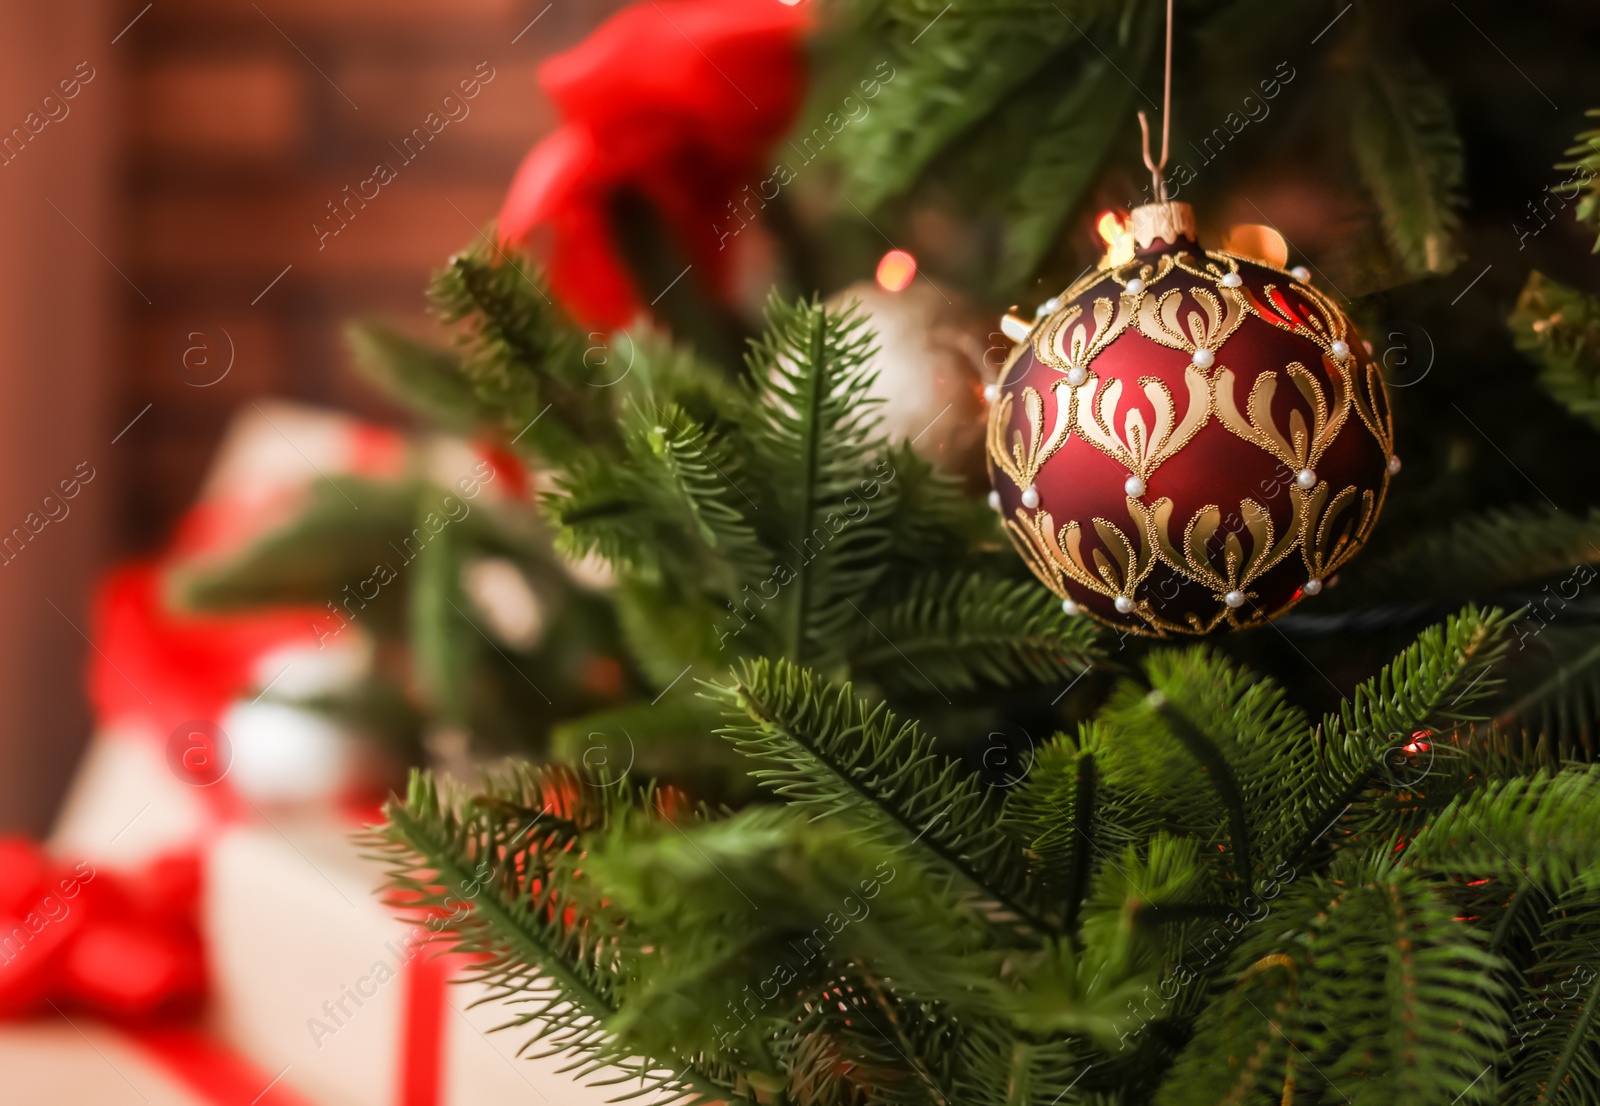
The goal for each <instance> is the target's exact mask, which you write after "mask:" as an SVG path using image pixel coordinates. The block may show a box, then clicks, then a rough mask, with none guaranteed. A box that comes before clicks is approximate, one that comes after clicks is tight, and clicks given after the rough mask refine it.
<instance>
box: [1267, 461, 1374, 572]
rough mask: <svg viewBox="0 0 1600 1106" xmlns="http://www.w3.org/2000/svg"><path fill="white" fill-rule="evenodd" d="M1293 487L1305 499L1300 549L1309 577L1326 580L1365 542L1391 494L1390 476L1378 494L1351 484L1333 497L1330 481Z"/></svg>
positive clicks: (1300, 497) (1301, 517)
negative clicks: (1310, 486) (1307, 488)
mask: <svg viewBox="0 0 1600 1106" xmlns="http://www.w3.org/2000/svg"><path fill="white" fill-rule="evenodd" d="M1290 490H1291V492H1292V493H1293V494H1294V495H1295V498H1296V499H1297V500H1304V503H1303V504H1302V505H1301V506H1300V520H1301V521H1300V553H1301V556H1302V558H1303V559H1304V560H1305V566H1306V571H1307V572H1308V573H1309V574H1310V575H1309V577H1308V578H1309V579H1312V580H1325V579H1327V578H1328V577H1329V576H1332V575H1333V574H1334V573H1335V572H1337V571H1338V570H1339V568H1340V567H1341V566H1342V565H1343V564H1344V563H1345V562H1346V561H1348V560H1349V559H1350V558H1351V557H1354V556H1355V555H1356V554H1357V553H1358V552H1360V550H1361V547H1362V546H1363V545H1365V544H1366V542H1367V538H1368V537H1369V536H1370V535H1371V533H1372V528H1373V526H1375V525H1377V522H1378V514H1379V512H1380V511H1381V510H1382V509H1383V501H1384V498H1385V497H1386V496H1387V495H1388V491H1389V478H1388V476H1387V474H1386V475H1385V476H1384V479H1383V484H1382V486H1381V487H1380V488H1379V490H1378V492H1377V493H1376V494H1374V493H1373V492H1372V491H1371V490H1370V489H1369V490H1367V491H1360V490H1358V489H1356V488H1355V487H1348V488H1345V489H1344V490H1343V491H1341V492H1340V493H1339V494H1338V495H1335V496H1333V497H1332V498H1331V499H1330V498H1329V496H1328V493H1329V490H1330V489H1329V488H1328V485H1327V484H1319V485H1317V487H1316V489H1315V490H1314V491H1310V492H1303V491H1301V490H1300V489H1298V488H1292V489H1290Z"/></svg>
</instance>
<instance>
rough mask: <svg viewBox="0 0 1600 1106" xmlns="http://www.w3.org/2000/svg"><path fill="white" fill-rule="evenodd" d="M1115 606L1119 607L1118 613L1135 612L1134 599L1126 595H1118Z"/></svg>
mask: <svg viewBox="0 0 1600 1106" xmlns="http://www.w3.org/2000/svg"><path fill="white" fill-rule="evenodd" d="M1114 606H1115V607H1116V608H1117V613H1118V614H1132V613H1133V600H1132V599H1129V598H1128V597H1127V596H1126V595H1119V596H1117V601H1116V603H1115V604H1114Z"/></svg>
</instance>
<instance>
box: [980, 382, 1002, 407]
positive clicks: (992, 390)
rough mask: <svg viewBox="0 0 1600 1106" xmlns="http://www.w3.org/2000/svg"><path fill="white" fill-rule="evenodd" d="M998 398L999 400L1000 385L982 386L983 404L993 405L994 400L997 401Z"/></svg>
mask: <svg viewBox="0 0 1600 1106" xmlns="http://www.w3.org/2000/svg"><path fill="white" fill-rule="evenodd" d="M999 398H1000V385H998V384H985V385H984V386H983V401H984V402H985V403H993V402H994V401H995V400H997V399H999Z"/></svg>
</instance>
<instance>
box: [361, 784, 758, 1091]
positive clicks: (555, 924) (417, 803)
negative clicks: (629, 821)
mask: <svg viewBox="0 0 1600 1106" xmlns="http://www.w3.org/2000/svg"><path fill="white" fill-rule="evenodd" d="M616 782H617V781H615V780H614V779H611V778H608V777H598V778H597V777H592V776H585V775H581V774H578V773H573V772H571V771H569V770H565V769H559V768H547V769H540V770H526V769H511V770H509V771H507V772H504V773H502V774H499V775H497V776H493V777H491V778H490V780H489V781H488V784H487V789H486V791H485V793H484V795H483V796H481V797H480V798H477V799H466V798H464V797H463V796H461V795H459V794H456V793H454V792H450V791H445V790H441V789H440V787H439V786H438V784H437V783H436V782H435V781H434V780H433V779H432V777H430V776H428V775H426V774H424V773H420V772H414V773H413V774H412V777H411V784H410V787H409V789H408V791H407V795H406V799H405V801H404V802H393V801H392V802H390V803H389V804H388V805H387V806H386V807H385V809H384V815H385V818H386V820H387V821H386V824H385V825H383V826H380V827H377V828H376V829H375V830H374V831H373V832H372V833H371V834H370V835H369V836H367V837H366V838H365V839H364V843H365V844H366V845H367V846H368V847H369V848H371V849H373V850H374V855H375V859H379V860H381V861H383V862H384V863H385V864H386V865H387V867H388V881H387V884H386V888H385V889H386V890H387V891H388V892H389V894H390V895H391V896H392V897H393V898H394V899H395V900H396V901H397V903H398V904H400V905H402V906H403V907H405V908H407V909H409V910H412V911H415V912H416V914H417V917H418V919H419V920H420V921H421V922H422V923H423V924H425V925H428V926H429V928H430V929H432V930H433V931H434V932H435V933H436V934H439V938H438V939H439V940H441V941H443V942H444V943H448V944H450V945H452V946H453V947H454V948H455V949H457V950H458V951H461V952H466V953H470V954H474V955H476V956H479V957H482V958H483V959H482V961H481V962H480V963H478V964H477V965H476V966H475V967H474V968H473V969H472V972H471V978H472V979H473V980H475V981H477V982H480V983H483V984H485V985H487V986H488V988H489V997H488V1001H501V1000H505V999H516V1000H518V1001H519V1002H521V1003H523V1004H524V1008H523V1010H522V1012H520V1013H518V1014H517V1015H516V1016H515V1017H514V1018H513V1019H512V1020H511V1021H510V1022H508V1023H507V1024H506V1025H505V1026H502V1027H501V1028H520V1027H526V1026H530V1025H532V1026H535V1027H536V1031H535V1033H534V1035H533V1037H532V1038H531V1039H530V1040H529V1041H528V1043H527V1044H525V1045H524V1046H523V1049H522V1051H526V1050H528V1049H529V1048H531V1047H533V1046H536V1045H537V1046H539V1047H540V1048H541V1052H540V1053H539V1054H540V1055H565V1056H571V1057H573V1060H572V1063H571V1064H570V1065H569V1067H568V1068H566V1069H564V1070H568V1071H574V1072H575V1073H576V1076H577V1078H580V1079H588V1078H591V1077H595V1076H601V1075H604V1076H606V1077H607V1078H608V1080H612V1081H615V1076H616V1075H617V1074H618V1073H619V1072H620V1073H621V1074H622V1076H623V1078H625V1079H628V1080H637V1081H639V1082H640V1085H641V1087H642V1088H643V1091H644V1093H652V1092H653V1093H655V1094H657V1095H659V1096H660V1100H661V1101H662V1102H670V1103H675V1104H680V1106H709V1104H710V1103H713V1102H718V1101H729V1100H735V1101H741V1102H748V1101H749V1100H748V1099H746V1098H745V1097H744V1096H743V1095H742V1094H739V1093H738V1092H737V1090H736V1088H735V1082H734V1080H733V1079H732V1078H731V1076H730V1073H728V1072H726V1071H715V1070H714V1065H710V1064H706V1063H701V1062H699V1061H698V1060H696V1059H695V1058H690V1059H689V1060H688V1062H686V1063H679V1064H675V1066H674V1067H673V1068H666V1069H663V1068H661V1067H658V1066H657V1065H656V1064H655V1063H653V1062H652V1061H651V1060H648V1059H646V1060H639V1059H637V1058H635V1057H634V1056H632V1055H630V1053H629V1052H628V1050H626V1049H624V1048H621V1047H619V1046H618V1044H617V1043H616V1041H615V1038H613V1037H612V1036H611V1034H610V1033H609V1031H608V1030H607V1029H606V1028H605V1023H606V1021H607V1020H608V1019H610V1018H612V1017H614V1016H615V1015H616V1013H617V1009H618V1007H617V999H616V994H615V991H614V978H615V977H614V975H613V974H612V965H613V963H614V956H615V953H614V950H611V949H610V948H609V947H608V945H607V943H606V942H605V940H604V938H603V936H601V937H599V938H598V939H597V932H596V927H594V926H593V925H592V924H590V921H589V920H588V919H586V918H583V917H579V916H576V915H575V914H574V913H573V911H574V909H575V907H574V902H573V900H572V898H571V897H570V894H569V892H570V890H571V888H570V885H568V884H567V883H566V882H565V881H562V880H559V879H555V878H552V877H553V876H555V875H556V872H557V865H559V863H560V860H561V857H562V856H563V855H564V854H565V852H566V851H567V850H568V849H569V848H572V847H574V846H575V845H576V844H577V843H578V842H579V841H580V840H581V839H582V837H583V836H584V835H585V834H588V833H594V832H599V831H601V830H603V829H605V828H606V827H607V826H609V825H611V824H612V823H614V822H615V821H616V820H617V819H618V818H620V817H621V816H622V815H623V813H624V812H625V811H626V810H628V809H630V808H632V807H634V806H637V805H639V803H640V802H641V800H647V794H648V793H646V794H645V795H636V794H634V793H632V792H629V791H627V790H626V789H625V788H622V787H619V786H615V784H616ZM441 916H444V917H448V919H449V921H448V924H447V926H441V925H440V924H439V923H438V921H437V918H439V917H441ZM430 919H432V921H430ZM673 1058H674V1059H676V1058H677V1057H676V1054H674V1057H673Z"/></svg>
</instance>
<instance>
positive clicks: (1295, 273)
mask: <svg viewBox="0 0 1600 1106" xmlns="http://www.w3.org/2000/svg"><path fill="white" fill-rule="evenodd" d="M1289 275H1290V276H1292V277H1294V278H1295V279H1296V280H1298V281H1299V282H1300V283H1301V284H1305V283H1306V282H1307V281H1309V280H1310V279H1311V270H1310V269H1308V268H1306V267H1305V266H1304V265H1296V266H1295V267H1294V268H1292V269H1290V270H1289Z"/></svg>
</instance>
